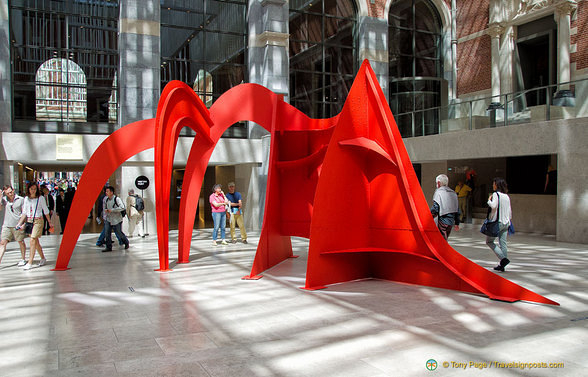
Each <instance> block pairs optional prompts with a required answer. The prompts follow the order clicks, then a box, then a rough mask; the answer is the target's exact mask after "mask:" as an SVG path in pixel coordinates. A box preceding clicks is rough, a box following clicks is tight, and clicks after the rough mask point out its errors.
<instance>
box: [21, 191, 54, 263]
mask: <svg viewBox="0 0 588 377" xmlns="http://www.w3.org/2000/svg"><path fill="white" fill-rule="evenodd" d="M43 217H45V218H46V219H47V220H48V221H49V222H50V227H49V232H51V233H53V224H51V219H50V218H49V208H47V202H46V201H45V198H44V197H43V195H42V194H41V192H40V189H39V186H38V185H37V183H36V182H31V183H29V184H28V185H27V196H26V198H25V199H24V204H23V208H22V214H21V216H20V219H19V221H18V224H16V227H15V229H17V230H19V229H20V228H21V226H22V225H23V224H24V223H25V221H26V222H27V224H29V225H28V227H32V229H31V233H30V236H31V243H30V245H29V249H30V250H29V262H28V263H27V264H26V265H25V266H24V267H23V269H24V270H30V269H31V268H32V267H33V261H34V259H35V252H37V251H38V252H39V256H40V257H41V260H40V261H39V267H41V266H43V265H45V263H47V260H46V259H45V254H43V247H42V246H41V241H40V239H41V235H42V234H43V225H44V223H43ZM25 232H26V230H25Z"/></svg>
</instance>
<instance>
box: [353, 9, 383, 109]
mask: <svg viewBox="0 0 588 377" xmlns="http://www.w3.org/2000/svg"><path fill="white" fill-rule="evenodd" d="M357 45H358V55H359V63H360V64H361V63H362V62H363V61H364V60H365V59H367V60H369V62H370V65H371V66H372V69H373V70H374V73H375V74H376V77H377V78H378V81H379V82H380V86H381V87H382V90H383V91H384V95H385V96H386V100H388V98H389V94H390V93H388V79H389V78H388V75H389V73H388V65H389V64H388V21H387V20H386V19H380V18H373V17H368V16H360V15H358V17H357Z"/></svg>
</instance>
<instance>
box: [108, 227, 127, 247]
mask: <svg viewBox="0 0 588 377" xmlns="http://www.w3.org/2000/svg"><path fill="white" fill-rule="evenodd" d="M104 229H105V230H104V232H105V233H106V248H107V249H112V231H113V230H114V234H116V238H118V239H119V240H122V241H123V243H124V244H125V245H128V244H129V240H128V239H127V236H125V234H124V233H123V232H122V222H120V223H118V224H116V225H110V223H109V222H108V221H105V222H104Z"/></svg>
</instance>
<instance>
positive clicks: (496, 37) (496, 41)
mask: <svg viewBox="0 0 588 377" xmlns="http://www.w3.org/2000/svg"><path fill="white" fill-rule="evenodd" d="M503 32H504V27H502V25H501V24H499V23H494V24H491V25H489V26H488V31H487V33H488V35H490V38H491V39H492V40H491V41H492V102H491V103H490V105H489V106H488V108H487V109H486V111H487V113H488V116H489V117H490V127H496V122H497V121H498V120H500V118H501V115H502V116H503V114H504V106H503V105H502V104H501V103H500V37H501V35H502V33H503Z"/></svg>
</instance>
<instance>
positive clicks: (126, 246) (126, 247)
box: [125, 242, 129, 250]
mask: <svg viewBox="0 0 588 377" xmlns="http://www.w3.org/2000/svg"><path fill="white" fill-rule="evenodd" d="M128 248H129V243H128V242H127V243H126V244H125V250H126V249H128Z"/></svg>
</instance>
